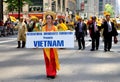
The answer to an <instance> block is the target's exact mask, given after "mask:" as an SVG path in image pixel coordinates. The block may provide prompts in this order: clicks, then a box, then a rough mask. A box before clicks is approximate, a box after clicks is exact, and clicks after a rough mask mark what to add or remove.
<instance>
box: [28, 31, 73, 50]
mask: <svg viewBox="0 0 120 82" xmlns="http://www.w3.org/2000/svg"><path fill="white" fill-rule="evenodd" d="M26 48H74V32H71V31H67V32H65V31H64V32H27V33H26Z"/></svg>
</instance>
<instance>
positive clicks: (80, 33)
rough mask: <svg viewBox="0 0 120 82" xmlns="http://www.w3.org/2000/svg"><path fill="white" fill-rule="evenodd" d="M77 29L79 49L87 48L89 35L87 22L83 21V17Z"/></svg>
mask: <svg viewBox="0 0 120 82" xmlns="http://www.w3.org/2000/svg"><path fill="white" fill-rule="evenodd" d="M75 29H76V34H77V35H76V36H77V40H78V46H79V50H80V49H85V39H84V37H85V35H87V26H86V24H85V23H84V22H83V21H82V18H79V19H78V23H77V27H76V28H75Z"/></svg>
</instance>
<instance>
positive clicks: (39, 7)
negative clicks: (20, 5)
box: [29, 0, 43, 12]
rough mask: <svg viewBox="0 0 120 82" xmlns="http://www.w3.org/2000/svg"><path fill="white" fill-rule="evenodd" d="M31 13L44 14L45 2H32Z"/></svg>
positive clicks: (32, 0)
mask: <svg viewBox="0 0 120 82" xmlns="http://www.w3.org/2000/svg"><path fill="white" fill-rule="evenodd" d="M30 1H31V2H32V4H31V5H29V12H43V0H30Z"/></svg>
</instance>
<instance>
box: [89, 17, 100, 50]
mask: <svg viewBox="0 0 120 82" xmlns="http://www.w3.org/2000/svg"><path fill="white" fill-rule="evenodd" d="M89 30H90V36H91V39H92V48H91V51H95V49H96V50H98V49H99V40H100V30H101V26H98V24H97V22H96V17H95V16H93V17H92V23H91V24H90V25H89Z"/></svg>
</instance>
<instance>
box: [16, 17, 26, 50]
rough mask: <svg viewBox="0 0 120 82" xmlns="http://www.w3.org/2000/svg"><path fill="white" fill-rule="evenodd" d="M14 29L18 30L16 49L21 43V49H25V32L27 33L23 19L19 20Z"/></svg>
mask: <svg viewBox="0 0 120 82" xmlns="http://www.w3.org/2000/svg"><path fill="white" fill-rule="evenodd" d="M16 28H18V38H17V40H18V47H17V48H20V47H21V42H20V41H22V48H24V47H25V42H26V32H27V26H26V24H25V22H24V19H23V18H20V21H19V23H18V25H17V26H16Z"/></svg>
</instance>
